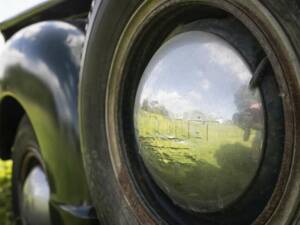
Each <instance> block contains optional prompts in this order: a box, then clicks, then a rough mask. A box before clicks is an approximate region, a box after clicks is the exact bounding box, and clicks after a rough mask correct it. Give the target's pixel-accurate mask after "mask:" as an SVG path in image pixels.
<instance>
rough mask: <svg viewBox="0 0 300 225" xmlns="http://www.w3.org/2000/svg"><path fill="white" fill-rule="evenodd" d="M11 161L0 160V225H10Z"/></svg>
mask: <svg viewBox="0 0 300 225" xmlns="http://www.w3.org/2000/svg"><path fill="white" fill-rule="evenodd" d="M11 168H12V162H11V161H2V160H0V224H1V225H11V224H12V213H11V208H12V206H11Z"/></svg>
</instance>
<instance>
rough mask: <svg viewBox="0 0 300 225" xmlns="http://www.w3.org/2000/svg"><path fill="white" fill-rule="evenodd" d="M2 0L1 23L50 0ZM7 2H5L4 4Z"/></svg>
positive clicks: (0, 8)
mask: <svg viewBox="0 0 300 225" xmlns="http://www.w3.org/2000/svg"><path fill="white" fill-rule="evenodd" d="M2 1H3V2H1V3H2V4H1V7H0V23H1V22H3V21H4V20H7V19H9V18H11V17H13V16H15V15H17V14H19V13H22V12H23V11H25V10H27V9H29V8H31V7H32V6H36V5H38V4H40V3H43V2H48V1H49V0H9V1H4V0H2ZM4 2H5V4H3V3H4Z"/></svg>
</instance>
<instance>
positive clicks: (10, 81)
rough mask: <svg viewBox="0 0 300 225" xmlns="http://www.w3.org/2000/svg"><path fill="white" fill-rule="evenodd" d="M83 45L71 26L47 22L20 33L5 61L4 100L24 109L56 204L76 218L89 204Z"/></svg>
mask: <svg viewBox="0 0 300 225" xmlns="http://www.w3.org/2000/svg"><path fill="white" fill-rule="evenodd" d="M83 41H84V34H83V33H82V32H81V31H80V30H79V29H77V28H76V27H74V26H72V25H70V24H67V23H63V22H56V21H52V22H42V23H37V24H34V25H32V26H29V27H27V28H25V29H23V30H21V31H19V32H18V33H16V34H15V35H14V36H13V37H12V38H11V39H10V40H9V41H8V42H7V44H6V47H5V49H4V50H3V52H2V54H1V57H0V58H1V60H0V61H1V62H0V99H4V98H5V97H6V96H12V97H13V98H15V99H16V100H17V101H18V102H19V103H20V104H21V105H22V107H23V108H24V110H25V112H26V114H27V115H28V117H29V119H30V121H31V123H32V125H33V128H34V130H35V133H36V136H37V139H38V142H39V145H40V149H41V154H42V158H43V160H44V162H45V165H46V170H47V171H46V172H47V175H48V179H49V183H50V186H51V203H52V204H53V205H54V206H55V207H60V208H63V209H65V211H68V210H69V211H70V213H71V214H72V213H76V212H77V211H81V210H78V209H76V208H75V209H74V207H73V206H74V205H75V206H82V207H84V206H86V205H88V201H89V193H88V188H87V183H86V178H85V174H84V168H83V162H82V157H81V152H80V144H79V134H78V113H77V95H78V93H77V91H78V88H77V85H78V80H79V69H80V55H81V50H82V45H83ZM69 205H70V206H72V207H69V208H68V206H69ZM72 209H74V210H73V211H72ZM83 211H84V210H83ZM83 211H81V212H83ZM87 213H88V212H87ZM81 216H83V217H84V216H85V215H81Z"/></svg>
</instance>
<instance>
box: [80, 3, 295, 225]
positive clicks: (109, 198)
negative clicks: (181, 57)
mask: <svg viewBox="0 0 300 225" xmlns="http://www.w3.org/2000/svg"><path fill="white" fill-rule="evenodd" d="M296 4H297V3H296V1H290V2H289V1H284V0H283V1H280V2H278V3H277V2H276V3H274V2H273V1H268V0H266V1H257V0H251V1H241V0H221V1H217V0H216V1H215V0H193V1H192V0H191V1H189V0H180V1H175V0H174V1H167V0H163V1H147V0H145V1H139V0H124V1H121V2H120V1H115V0H102V1H95V4H94V7H93V9H92V12H91V15H90V21H89V27H88V30H87V37H86V44H85V48H84V54H83V60H82V70H81V82H80V103H79V111H80V131H81V143H82V151H83V158H84V163H85V169H86V174H87V177H88V183H89V188H90V191H91V194H92V196H93V201H94V204H95V206H96V208H97V213H98V217H99V219H100V221H101V223H102V224H107V225H121V224H124V225H136V224H141V225H142V224H170V225H174V224H180V225H181V224H191V225H198V224H201V225H202V224H206V225H225V224H231V225H233V224H236V225H250V224H269V225H270V224H272V225H273V224H274V225H277V224H282V225H289V224H296V223H297V221H298V207H299V204H298V201H297V199H298V198H299V194H300V189H299V185H298V181H299V179H300V178H299V176H300V174H299V173H298V172H297V170H298V169H300V164H299V163H300V162H299V157H297V156H298V155H299V153H300V152H299V147H298V142H299V140H300V139H299V138H297V136H298V135H299V134H298V133H299V132H298V133H297V128H298V126H299V124H298V123H299V119H298V115H299V104H298V102H299V100H300V99H299V94H298V93H299V91H300V86H299V84H300V83H299V81H298V77H299V75H300V74H299V71H300V70H299V58H298V56H297V55H298V53H300V48H299V46H300V45H299V41H298V40H297V38H296V36H297V34H299V32H300V28H299V25H298V23H297V21H296V19H295V18H296V17H294V16H295V15H296V14H298V13H299V10H298V9H299V7H298V5H296ZM296 6H297V9H296ZM187 12H188V13H187ZM228 16H229V17H230V18H231V19H233V20H234V21H235V23H237V24H239V25H236V24H235V25H234V26H232V24H231V25H225V26H223V24H222V23H221V24H220V23H219V22H215V21H220V18H225V17H226V18H227V17H228ZM200 20H201V21H202V22H200V27H201V30H205V31H209V32H212V33H218V32H219V31H220V30H222V32H223V31H224V29H225V31H226V30H227V31H226V32H227V34H226V35H227V36H226V35H225V36H224V38H225V39H227V38H228V39H230V38H232V45H235V47H237V48H239V46H240V47H241V46H242V47H241V48H244V47H243V45H245V44H243V43H241V41H240V40H241V37H243V38H245V40H246V39H247V35H250V36H251V37H252V38H250V39H253V40H255V41H254V42H255V43H258V44H257V45H256V44H254V45H252V46H250V47H249V49H248V50H249V51H248V50H245V52H243V51H241V54H242V55H244V56H245V58H247V57H248V56H249V55H251V54H252V53H253V54H252V59H253V61H251V57H250V56H249V57H250V58H249V57H248V58H247V59H248V62H249V64H250V65H252V66H251V67H252V71H255V69H257V68H259V61H260V60H258V59H260V58H261V57H262V55H265V57H267V59H268V62H269V63H268V65H269V67H268V68H269V69H268V71H271V70H272V72H270V74H272V75H270V77H269V78H263V79H265V80H264V81H262V84H261V85H262V86H261V89H262V93H263V99H264V106H265V110H266V118H267V122H266V124H267V126H268V127H267V131H266V133H267V136H266V144H265V146H266V147H265V153H264V161H263V162H262V166H261V168H260V169H259V170H260V172H259V174H258V175H257V177H256V178H255V179H254V181H253V184H252V185H253V190H252V189H251V190H250V189H249V190H248V194H245V196H246V197H245V198H243V199H241V200H240V202H241V204H240V205H239V204H236V205H233V206H232V207H229V208H228V209H224V210H222V211H221V212H217V213H203V212H200V213H198V212H190V211H189V212H186V210H185V209H183V208H182V207H178V205H176V204H174V203H173V201H172V200H170V198H169V196H165V194H164V193H163V192H161V190H160V189H159V188H157V185H156V184H155V181H153V179H152V178H151V176H150V178H149V173H148V170H147V168H146V167H145V166H144V165H143V162H142V161H143V160H142V159H141V157H140V156H138V154H137V152H138V151H139V150H138V148H139V146H138V144H137V143H136V139H135V138H134V137H135V131H134V129H135V128H134V121H133V120H134V119H133V116H132V115H133V114H134V109H133V108H134V99H135V96H136V93H137V89H138V86H139V82H140V79H141V74H142V72H143V71H144V69H145V67H146V65H147V63H148V62H149V60H150V59H151V57H152V56H153V55H154V54H155V52H156V51H157V49H159V48H160V46H161V45H162V44H163V43H164V42H165V41H166V40H167V39H168V38H170V36H171V37H172V35H173V36H174V35H176V33H178V32H184V30H185V29H190V25H189V24H193V23H194V22H197V21H200ZM182 24H184V25H182ZM201 24H202V25H201ZM179 25H181V26H179ZM178 27H179V28H178ZM182 27H183V28H182ZM224 27H225V28H224ZM226 27H227V28H226ZM236 27H237V29H238V27H243V28H241V30H243V29H245V28H246V30H247V31H245V32H244V33H243V32H240V33H238V32H237V34H236V36H238V38H237V39H234V38H235V37H234V36H235V35H231V34H233V33H235V28H236ZM229 31H230V32H229ZM222 32H219V33H218V35H221V36H222ZM226 32H225V33H226ZM242 33H243V34H242ZM243 35H246V36H243ZM230 36H232V37H230ZM298 37H299V36H298ZM243 40H244V39H243ZM253 40H252V41H253ZM254 42H252V43H254ZM257 46H259V47H257ZM257 49H261V52H259V51H256V50H257ZM251 52H252V53H251ZM261 53H263V54H261ZM247 55H248V56H247ZM265 73H267V72H266V71H265ZM271 90H273V91H271ZM248 136H249V135H248ZM268 149H269V150H268ZM272 149H273V152H277V153H278V154H271V152H272ZM264 165H265V166H264ZM267 165H268V166H267ZM267 167H268V168H267ZM264 168H265V169H264ZM263 174H264V175H263ZM266 174H268V176H266ZM271 174H272V175H271ZM267 177H268V179H269V178H270V177H272V178H270V180H268V179H267ZM245 212H247V213H245ZM246 214H247V215H246Z"/></svg>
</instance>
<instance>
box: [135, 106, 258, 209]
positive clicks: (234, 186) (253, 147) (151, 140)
mask: <svg viewBox="0 0 300 225" xmlns="http://www.w3.org/2000/svg"><path fill="white" fill-rule="evenodd" d="M137 127H138V131H137V132H138V136H139V141H140V143H141V146H143V147H142V148H141V149H140V154H141V155H142V157H143V159H144V162H145V164H146V166H147V168H148V169H149V171H150V172H151V175H152V176H153V178H154V179H155V180H156V182H157V183H158V184H159V186H160V188H161V189H163V190H164V191H165V192H166V193H167V194H168V195H169V196H170V197H171V198H172V199H173V200H175V203H178V204H179V205H181V206H183V207H186V208H188V209H191V210H195V211H197V208H198V209H199V208H202V209H203V210H208V211H209V210H211V209H212V208H214V207H215V205H216V204H217V205H219V207H220V208H223V206H225V205H226V204H228V203H229V202H231V201H232V200H234V199H236V198H237V197H238V196H239V195H240V194H242V193H243V192H244V191H245V189H246V187H247V186H248V185H249V183H250V182H251V180H252V178H253V177H254V175H255V173H256V170H257V168H258V165H259V162H260V157H261V146H260V145H259V144H257V142H258V143H260V142H259V141H258V140H260V139H259V138H260V137H261V133H260V132H259V131H252V132H251V135H250V138H249V139H248V140H247V141H245V140H243V136H244V130H242V129H241V128H239V127H237V126H235V125H233V124H231V123H227V124H226V123H223V124H220V123H216V122H209V123H208V122H206V123H204V122H203V123H201V122H197V123H195V122H189V121H184V120H171V119H170V118H167V117H165V116H162V115H160V114H154V113H149V112H145V111H142V112H141V113H140V114H139V117H138V126H137ZM210 207H211V208H210Z"/></svg>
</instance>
